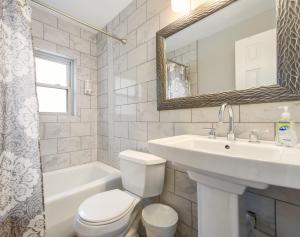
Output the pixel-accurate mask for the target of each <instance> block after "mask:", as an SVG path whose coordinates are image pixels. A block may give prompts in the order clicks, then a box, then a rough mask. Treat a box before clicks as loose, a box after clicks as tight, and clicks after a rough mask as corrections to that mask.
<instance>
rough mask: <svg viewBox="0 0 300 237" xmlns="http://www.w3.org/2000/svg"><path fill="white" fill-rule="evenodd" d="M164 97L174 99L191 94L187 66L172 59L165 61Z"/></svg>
mask: <svg viewBox="0 0 300 237" xmlns="http://www.w3.org/2000/svg"><path fill="white" fill-rule="evenodd" d="M166 89H167V91H166V97H167V98H168V99H175V98H181V97H188V96H191V90H190V82H189V80H188V75H187V67H186V66H184V65H182V64H179V63H176V62H174V61H168V62H167V87H166Z"/></svg>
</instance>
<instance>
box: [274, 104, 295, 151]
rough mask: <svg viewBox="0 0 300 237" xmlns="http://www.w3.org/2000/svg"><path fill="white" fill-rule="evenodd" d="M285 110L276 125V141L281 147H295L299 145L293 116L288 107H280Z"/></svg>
mask: <svg viewBox="0 0 300 237" xmlns="http://www.w3.org/2000/svg"><path fill="white" fill-rule="evenodd" d="M279 109H283V113H282V114H281V118H280V120H279V121H278V123H277V124H276V141H277V144H278V145H280V146H287V147H293V146H296V145H297V142H298V139H297V134H296V131H295V128H294V123H293V122H292V121H291V114H290V112H289V107H288V106H282V107H279Z"/></svg>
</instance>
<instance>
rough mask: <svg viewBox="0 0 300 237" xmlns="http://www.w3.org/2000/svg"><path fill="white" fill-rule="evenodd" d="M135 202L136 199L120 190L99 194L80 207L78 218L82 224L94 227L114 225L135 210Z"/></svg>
mask: <svg viewBox="0 0 300 237" xmlns="http://www.w3.org/2000/svg"><path fill="white" fill-rule="evenodd" d="M135 200H136V198H135V197H133V196H132V195H129V194H128V193H126V192H123V191H121V190H119V189H114V190H110V191H107V192H103V193H99V194H96V195H94V196H91V197H89V198H88V199H86V200H85V201H84V202H83V203H82V204H81V205H80V207H79V209H78V217H79V218H80V221H81V222H82V223H85V224H87V225H92V226H94V225H96V226H99V225H107V224H110V223H114V222H117V221H118V220H120V219H122V218H123V217H124V216H126V215H127V214H128V213H129V212H130V211H131V210H132V209H133V207H134V206H135ZM112 204H113V205H112Z"/></svg>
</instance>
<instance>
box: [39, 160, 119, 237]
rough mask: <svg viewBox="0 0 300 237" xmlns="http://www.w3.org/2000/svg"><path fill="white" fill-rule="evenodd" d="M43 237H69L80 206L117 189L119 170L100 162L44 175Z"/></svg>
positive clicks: (72, 233)
mask: <svg viewBox="0 0 300 237" xmlns="http://www.w3.org/2000/svg"><path fill="white" fill-rule="evenodd" d="M43 177H44V193H45V212H46V233H47V234H46V237H71V236H74V232H73V219H74V216H75V214H76V211H77V208H78V207H79V205H80V203H81V202H82V201H83V200H85V199H86V198H87V197H89V196H91V195H93V194H95V193H99V192H103V191H106V190H110V189H114V188H121V175H120V171H119V170H117V169H114V168H112V167H110V166H107V165H105V164H103V163H101V162H94V163H90V164H86V165H81V166H76V167H71V168H66V169H62V170H57V171H52V172H48V173H45V174H44V175H43Z"/></svg>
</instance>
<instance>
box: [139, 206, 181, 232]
mask: <svg viewBox="0 0 300 237" xmlns="http://www.w3.org/2000/svg"><path fill="white" fill-rule="evenodd" d="M142 222H143V225H144V227H145V229H146V234H147V237H173V236H174V234H175V232H176V228H177V222H178V214H177V213H176V211H175V210H174V209H173V208H171V207H169V206H166V205H163V204H158V203H157V204H151V205H149V206H147V207H145V208H144V209H143V211H142Z"/></svg>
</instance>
